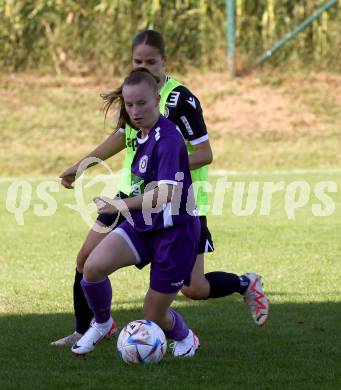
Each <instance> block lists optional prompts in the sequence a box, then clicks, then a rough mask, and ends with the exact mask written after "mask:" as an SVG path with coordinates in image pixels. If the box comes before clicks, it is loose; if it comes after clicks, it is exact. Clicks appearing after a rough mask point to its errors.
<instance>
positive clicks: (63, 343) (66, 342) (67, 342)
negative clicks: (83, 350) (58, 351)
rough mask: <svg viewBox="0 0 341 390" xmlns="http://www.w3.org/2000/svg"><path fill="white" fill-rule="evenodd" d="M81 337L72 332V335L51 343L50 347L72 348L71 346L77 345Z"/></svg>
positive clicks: (79, 334)
mask: <svg viewBox="0 0 341 390" xmlns="http://www.w3.org/2000/svg"><path fill="white" fill-rule="evenodd" d="M82 336H83V335H82V334H81V333H78V332H73V333H72V334H69V335H68V336H66V337H63V338H62V339H59V340H56V341H52V343H50V345H52V346H54V347H72V345H73V344H75V343H77V341H78V340H79V339H80V338H81V337H82Z"/></svg>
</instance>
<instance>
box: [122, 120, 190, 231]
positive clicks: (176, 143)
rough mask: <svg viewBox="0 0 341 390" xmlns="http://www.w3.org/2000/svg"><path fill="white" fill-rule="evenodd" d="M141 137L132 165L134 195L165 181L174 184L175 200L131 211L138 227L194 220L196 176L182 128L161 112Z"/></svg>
mask: <svg viewBox="0 0 341 390" xmlns="http://www.w3.org/2000/svg"><path fill="white" fill-rule="evenodd" d="M140 136H141V134H140V133H139V134H138V136H137V150H136V154H135V157H134V160H133V163H132V166H131V172H132V179H131V180H132V183H131V184H132V187H131V194H130V196H135V195H140V194H143V193H144V192H145V191H149V190H152V189H154V188H155V187H156V186H157V185H159V184H162V183H165V184H171V185H173V186H174V187H173V188H174V190H173V197H172V201H171V202H169V203H167V204H165V205H164V206H163V207H161V208H158V209H152V210H151V208H150V207H151V205H149V207H148V208H147V209H146V207H145V206H143V210H142V211H141V210H133V211H131V212H130V213H131V216H132V218H133V222H134V228H135V229H136V230H137V231H141V232H142V231H150V230H160V229H165V228H169V227H172V226H175V225H178V224H181V223H184V222H188V221H190V220H191V219H192V218H193V217H194V215H196V210H195V204H194V196H193V191H192V187H191V184H192V179H191V174H190V170H189V161H188V154H187V149H186V145H185V141H184V138H183V136H182V135H181V132H180V131H179V129H178V128H177V127H176V125H174V123H172V122H171V121H169V120H168V119H166V118H165V117H163V116H162V115H160V118H159V120H158V121H157V122H156V124H155V125H154V127H153V128H152V129H151V130H150V132H149V133H148V136H147V137H145V138H143V139H142V138H140Z"/></svg>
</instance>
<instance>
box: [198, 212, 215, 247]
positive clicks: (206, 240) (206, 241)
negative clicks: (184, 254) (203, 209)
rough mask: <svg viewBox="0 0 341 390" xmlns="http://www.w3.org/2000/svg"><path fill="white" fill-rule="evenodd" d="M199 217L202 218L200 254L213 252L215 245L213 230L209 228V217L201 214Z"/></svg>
mask: <svg viewBox="0 0 341 390" xmlns="http://www.w3.org/2000/svg"><path fill="white" fill-rule="evenodd" d="M199 219H200V226H201V229H200V240H199V247H198V254H201V253H208V252H213V251H214V246H213V241H212V236H211V232H210V231H209V230H208V227H207V218H206V217H205V216H203V215H201V216H199Z"/></svg>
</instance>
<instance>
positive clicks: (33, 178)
mask: <svg viewBox="0 0 341 390" xmlns="http://www.w3.org/2000/svg"><path fill="white" fill-rule="evenodd" d="M334 173H341V168H326V169H323V168H322V169H288V170H274V171H262V170H259V171H229V170H226V169H215V170H213V169H212V170H210V171H209V176H213V177H214V176H281V175H283V176H284V175H305V174H308V175H311V174H326V175H331V174H334ZM102 176H103V178H104V179H105V178H108V176H110V178H116V177H119V176H120V173H119V172H115V173H113V174H111V175H93V176H92V175H89V176H87V177H86V178H85V180H91V179H92V178H94V177H98V178H101V177H102ZM14 180H28V181H40V180H56V181H59V180H60V179H59V177H58V176H57V175H56V176H3V177H0V182H7V181H14Z"/></svg>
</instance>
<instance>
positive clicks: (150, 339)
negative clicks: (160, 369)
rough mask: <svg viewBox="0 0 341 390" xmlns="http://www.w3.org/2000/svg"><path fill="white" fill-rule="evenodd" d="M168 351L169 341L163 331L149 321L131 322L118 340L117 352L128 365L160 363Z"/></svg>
mask: <svg viewBox="0 0 341 390" xmlns="http://www.w3.org/2000/svg"><path fill="white" fill-rule="evenodd" d="M166 349H167V340H166V336H165V334H164V333H163V331H162V329H161V328H160V327H159V326H158V325H157V324H155V322H152V321H148V320H136V321H133V322H130V323H129V324H128V325H126V326H125V327H124V328H123V329H122V330H121V333H120V335H119V336H118V340H117V352H118V354H119V355H120V356H121V358H122V359H123V361H125V362H126V363H128V364H145V363H158V362H160V361H161V360H162V358H163V355H164V354H165V353H166Z"/></svg>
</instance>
